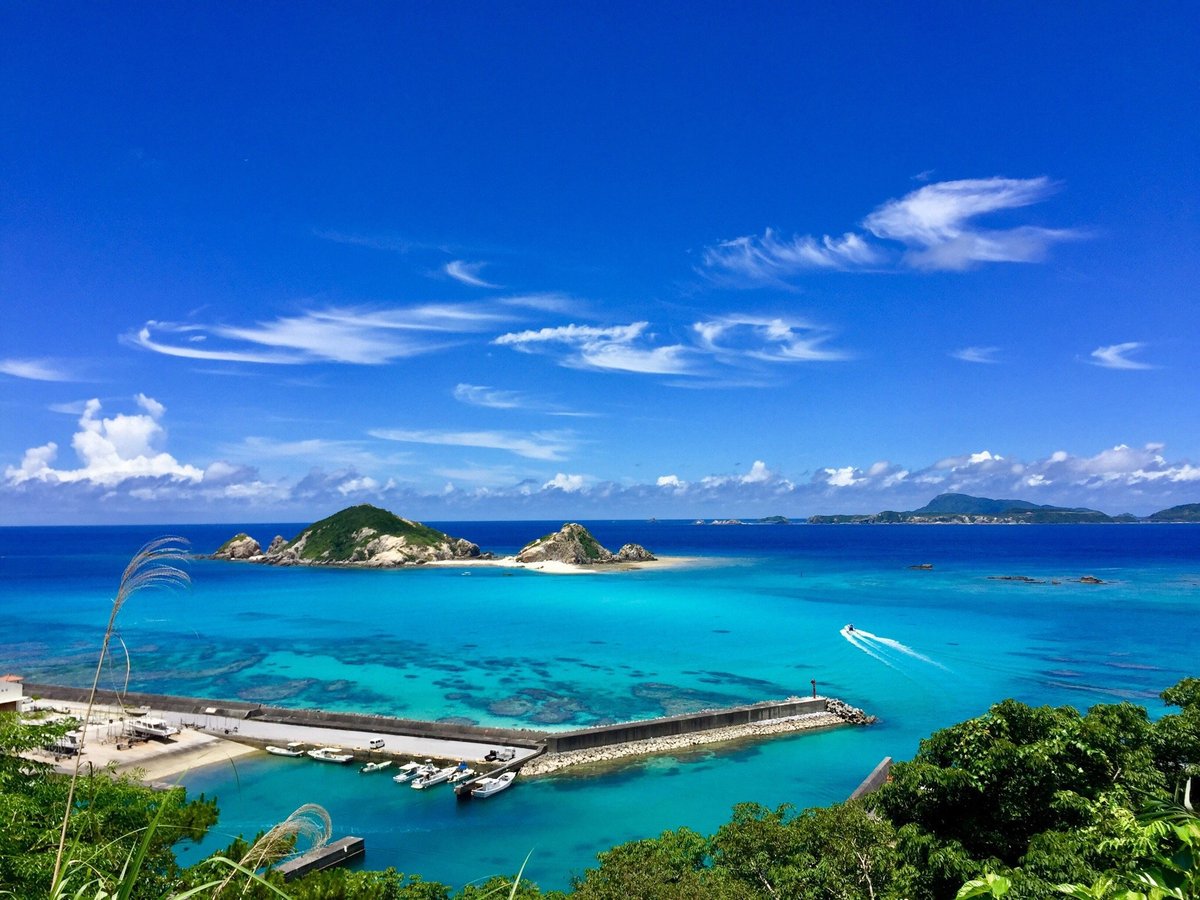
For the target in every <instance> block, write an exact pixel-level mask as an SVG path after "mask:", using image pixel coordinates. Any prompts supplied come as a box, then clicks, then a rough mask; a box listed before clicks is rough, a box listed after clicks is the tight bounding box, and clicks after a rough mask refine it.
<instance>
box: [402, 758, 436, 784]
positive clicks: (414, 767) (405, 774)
mask: <svg viewBox="0 0 1200 900" xmlns="http://www.w3.org/2000/svg"><path fill="white" fill-rule="evenodd" d="M436 771H437V770H436V769H435V768H434V767H433V766H431V765H429V763H415V762H406V763H405V764H404V765H402V766H401V767H400V771H399V772H397V773H396V774H395V775H393V776H392V781H394V782H396V784H406V783H407V782H409V781H412V780H413V779H414V778H420V777H421V776H422V775H428V774H430V773H431V772H436Z"/></svg>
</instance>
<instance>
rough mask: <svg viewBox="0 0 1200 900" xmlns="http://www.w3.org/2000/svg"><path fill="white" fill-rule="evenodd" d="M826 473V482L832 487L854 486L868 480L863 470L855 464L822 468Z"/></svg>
mask: <svg viewBox="0 0 1200 900" xmlns="http://www.w3.org/2000/svg"><path fill="white" fill-rule="evenodd" d="M822 471H823V472H824V473H825V475H826V478H825V483H826V484H827V485H829V486H830V487H853V486H854V485H856V484H861V483H862V482H863V481H865V480H866V478H865V477H863V474H862V472H861V471H860V470H859V469H856V468H854V466H842V467H841V468H837V469H822Z"/></svg>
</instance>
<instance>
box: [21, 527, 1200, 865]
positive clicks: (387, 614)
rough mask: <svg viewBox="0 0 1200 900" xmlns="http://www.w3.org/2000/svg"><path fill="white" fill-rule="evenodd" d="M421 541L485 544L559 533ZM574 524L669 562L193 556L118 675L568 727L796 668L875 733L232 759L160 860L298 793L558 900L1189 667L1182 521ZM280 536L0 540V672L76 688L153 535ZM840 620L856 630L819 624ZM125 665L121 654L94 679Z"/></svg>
mask: <svg viewBox="0 0 1200 900" xmlns="http://www.w3.org/2000/svg"><path fill="white" fill-rule="evenodd" d="M430 524H433V525H434V526H435V527H438V528H441V529H443V530H445V531H447V532H449V533H450V534H452V535H455V536H461V537H466V538H468V539H469V540H472V541H475V542H476V543H478V544H480V545H481V546H482V547H483V548H484V549H486V550H492V551H495V552H496V553H497V554H503V553H511V552H513V551H515V550H517V549H518V548H519V547H520V546H522V545H523V544H524V543H526V542H528V541H529V540H532V539H533V538H535V537H538V536H540V535H542V534H545V533H547V532H549V531H552V530H555V529H557V528H558V527H559V525H561V523H560V522H557V521H555V522H441V523H437V522H435V523H430ZM584 524H586V525H587V526H588V527H589V528H590V529H591V530H592V531H593V533H594V534H595V535H596V537H597V538H598V539H599V540H600V541H601V542H602V543H604V544H605V545H606V546H609V547H612V548H616V547H618V546H620V545H621V544H623V543H625V542H628V541H634V542H637V543H641V544H644V545H645V546H646V547H648V548H649V549H651V550H652V551H653V552H655V553H657V554H659V555H663V556H684V557H692V558H693V561H692V563H691V564H689V565H687V566H683V567H679V568H666V569H659V570H655V569H644V570H640V571H626V572H614V573H608V574H596V575H581V576H555V575H546V574H540V573H535V572H528V571H520V570H511V569H501V568H473V569H470V570H468V569H466V568H460V567H448V568H437V569H425V568H417V569H411V570H396V571H354V570H321V569H305V568H291V569H283V568H270V567H259V566H253V565H246V564H237V563H227V562H214V561H209V560H196V561H194V562H193V563H192V564H191V566H190V572H191V578H192V587H191V588H190V589H188V590H183V591H176V592H152V593H145V594H142V595H139V596H135V597H134V598H133V599H132V600H131V601H130V602H129V603H128V604H127V605H126V607H125V608H124V609H123V610H122V612H121V616H120V620H119V624H120V636H121V638H122V640H123V642H124V645H125V646H126V647H127V648H128V650H129V655H130V661H131V673H132V674H131V682H130V687H131V689H134V690H145V691H154V692H161V693H179V694H188V695H195V696H205V697H213V698H238V699H248V700H255V701H261V702H263V703H270V704H275V705H283V706H288V705H291V706H305V707H320V708H325V709H347V710H355V711H359V712H367V713H371V712H378V713H387V714H393V715H401V716H408V717H416V718H430V719H454V720H462V721H470V722H477V723H480V724H498V725H511V726H525V727H537V728H561V729H569V728H576V727H580V726H582V725H587V724H594V723H598V722H605V721H610V720H621V719H628V718H639V717H649V716H656V715H663V714H670V713H676V712H684V711H688V710H693V709H701V708H706V707H713V706H724V705H729V704H733V703H741V702H748V701H754V700H762V699H772V698H779V697H785V696H788V695H792V694H806V693H809V692H810V691H811V681H812V680H816V682H817V686H818V689H819V690H820V691H821V692H823V693H826V694H829V695H833V696H838V697H841V698H843V699H845V700H847V701H849V702H850V703H853V704H855V705H858V706H862V707H864V708H865V709H866V710H868V711H869V712H871V713H874V714H875V715H878V716H879V718H880V722H879V724H877V725H875V726H873V727H871V728H859V729H839V730H836V731H832V732H827V733H820V734H811V735H799V736H794V737H788V738H782V739H775V740H771V741H767V742H761V743H754V744H746V745H739V746H734V747H723V748H721V749H718V750H704V751H698V752H692V753H688V754H684V755H681V756H679V757H678V758H675V757H660V758H657V759H654V760H652V761H650V762H645V763H641V764H637V765H634V766H628V767H625V768H621V769H619V770H616V771H609V772H607V773H591V774H588V775H586V776H579V775H566V776H562V777H554V778H548V779H540V780H537V781H529V782H524V783H521V782H519V783H518V785H517V786H516V787H515V788H514V789H513V790H511V791H509V792H507V793H506V794H504V795H502V796H501V797H498V798H496V799H495V800H493V801H489V802H486V803H466V804H458V803H455V802H454V801H453V799H452V797H451V796H450V795H449V792H448V791H447V792H441V791H426V792H418V791H411V790H406V789H404V788H402V787H400V786H397V785H395V784H393V783H392V781H391V780H390V779H386V778H382V777H376V778H371V777H365V776H360V775H359V774H358V773H357V771H356V770H354V769H350V768H347V769H342V768H338V767H331V766H315V765H306V764H305V763H304V762H300V761H295V760H279V759H274V758H268V759H257V758H252V759H249V760H248V761H242V762H239V763H238V764H237V767H236V771H235V770H234V769H233V768H232V767H231V766H228V765H225V766H217V767H210V768H208V769H203V770H198V771H194V772H192V773H189V775H188V776H187V777H186V778H185V779H184V783H185V784H186V785H187V786H188V788H189V789H190V790H192V791H193V792H198V791H205V792H207V793H208V794H210V795H212V794H215V795H217V797H218V798H219V803H220V807H221V810H222V814H221V820H220V822H219V823H218V825H217V826H216V828H214V829H213V833H212V835H211V836H210V837H209V838H208V839H207V841H206V842H205V844H204V845H203V846H202V847H199V848H196V847H188V848H186V849H182V850H181V855H182V859H183V860H184V861H187V860H188V859H189V858H191V859H196V858H199V856H200V855H201V854H202V853H205V852H209V851H211V850H213V849H216V848H218V847H220V846H223V845H224V844H226V843H228V841H229V839H230V838H231V837H232V836H233V835H235V834H238V833H245V834H248V835H252V834H253V833H254V832H256V831H259V830H261V829H264V828H266V827H269V826H270V825H271V824H273V823H274V822H276V821H278V820H280V819H282V818H284V817H285V816H287V814H288V813H290V812H291V811H292V810H293V809H295V808H296V807H297V806H299V805H301V804H303V803H319V804H321V805H323V806H325V807H326V808H327V809H328V810H329V811H330V813H331V814H332V816H333V821H334V826H335V830H336V831H337V833H338V834H339V835H341V834H347V833H349V834H357V835H362V836H365V837H366V839H367V847H368V856H367V860H366V864H367V865H368V866H370V867H372V868H384V867H386V866H389V865H392V866H395V867H396V868H398V869H400V870H401V871H405V872H415V873H419V874H421V875H422V876H424V877H426V878H430V879H436V880H440V881H445V882H448V883H450V884H452V885H454V886H459V885H461V884H463V883H465V882H468V881H471V880H474V879H479V878H484V877H487V876H489V875H492V874H496V873H499V872H513V871H515V870H516V869H517V868H518V867H519V866H520V864H521V862H522V860H524V858H525V856H526V854H527V853H529V852H530V851H531V850H532V856H531V857H530V862H529V865H528V867H527V869H526V874H527V875H528V876H530V877H532V878H533V879H534V880H536V881H538V882H539V883H540V884H542V885H543V886H546V887H563V886H566V885H567V884H568V883H569V880H570V878H571V876H572V874H577V873H580V872H582V870H583V869H584V868H585V867H587V866H589V865H591V864H593V863H594V861H595V855H596V853H597V852H599V851H601V850H603V849H605V848H607V847H609V846H611V845H612V844H614V843H617V842H620V841H624V840H629V839H632V838H639V837H646V836H651V835H655V834H658V833H659V832H661V831H663V830H664V829H668V828H676V827H679V826H682V825H687V826H689V827H692V828H695V829H698V830H700V831H705V832H708V831H711V830H713V829H714V828H716V827H717V826H718V825H720V824H721V823H722V822H724V821H725V820H726V819H727V818H728V817H729V813H730V809H731V807H732V806H733V804H734V803H737V802H739V801H744V800H753V801H757V802H760V803H764V804H768V805H770V806H775V805H778V804H781V803H791V804H795V805H797V806H800V807H803V806H810V805H816V804H825V803H830V802H833V801H837V800H841V799H843V798H844V797H845V796H846V795H847V794H848V793H849V792H850V791H851V790H853V788H854V787H855V785H857V783H858V782H859V781H861V780H862V778H863V777H864V776H865V775H866V774H867V773H868V772H869V771H870V770H871V768H872V767H874V766H875V764H876V763H877V762H878V761H879V760H880V759H881V758H882V757H884V756H894V757H897V758H905V757H908V756H911V755H912V753H913V752H914V751H915V750H916V748H917V745H918V742H919V740H920V739H921V738H922V737H924V736H925V735H927V734H929V733H930V732H931V731H932V730H934V729H936V728H939V727H942V726H945V725H949V724H951V723H953V722H956V721H959V720H961V719H963V718H967V717H970V716H974V715H978V714H980V713H982V712H984V711H985V710H986V709H987V707H988V706H989V705H990V704H991V703H994V702H996V701H998V700H1000V699H1002V698H1004V697H1016V698H1018V699H1020V700H1023V701H1025V702H1028V703H1034V704H1043V703H1049V704H1070V705H1073V706H1076V707H1079V708H1081V709H1082V708H1086V707H1088V706H1090V705H1092V704H1095V703H1112V702H1119V701H1122V700H1129V701H1132V702H1135V703H1141V704H1144V705H1146V706H1147V708H1148V709H1150V711H1151V713H1152V714H1153V715H1160V714H1161V713H1162V712H1163V711H1164V710H1163V707H1162V704H1161V702H1160V701H1159V700H1158V699H1157V695H1158V692H1159V691H1161V690H1162V689H1163V688H1165V687H1167V686H1169V685H1171V684H1173V683H1174V682H1175V681H1177V680H1178V679H1179V678H1181V677H1183V676H1184V675H1200V664H1198V661H1197V652H1196V648H1197V647H1200V619H1198V613H1200V526H1188V525H1155V526H1149V525H1128V526H1116V525H1113V526H1065V525H1063V526H1007V527H1006V526H974V527H971V526H941V527H937V526H808V525H791V526H697V525H692V524H690V523H687V522H632V521H629V522H623V521H611V522H603V521H588V522H585V523H584ZM301 527H302V525H300V524H273V525H248V526H231V525H219V526H211V525H187V526H139V527H110V528H71V527H63V528H0V669H3V670H4V671H15V672H19V673H21V674H23V675H25V677H26V678H27V679H29V680H46V681H53V682H60V683H75V684H85V683H89V682H90V673H91V671H92V669H93V668H94V666H95V659H96V656H95V654H96V652H97V649H98V646H99V642H100V639H101V636H102V633H103V628H104V625H105V622H106V620H107V617H108V613H109V608H110V603H111V599H112V596H113V594H114V592H115V590H116V587H117V583H118V580H119V578H120V575H121V571H122V569H123V568H124V566H125V564H126V562H127V561H128V559H129V557H130V556H131V555H132V554H133V553H134V552H135V551H136V550H137V549H138V547H139V546H140V545H141V544H142V543H143V542H145V541H146V540H149V539H151V538H154V537H158V536H161V535H163V534H178V535H180V536H182V537H185V538H187V539H188V540H189V541H190V542H191V545H192V549H193V550H194V551H195V552H196V553H210V552H212V550H214V549H215V548H216V547H217V546H218V545H219V544H220V543H222V542H223V541H224V540H225V539H227V538H228V537H230V536H231V535H232V534H234V533H235V532H237V531H242V530H244V531H247V532H248V533H249V534H251V535H253V536H254V537H256V538H257V539H258V540H259V541H260V542H262V543H263V544H264V545H266V543H267V542H268V541H269V540H270V539H271V538H272V537H273V536H274V535H275V534H283V535H284V536H286V537H292V536H294V535H295V534H296V533H297V532H298V531H299V530H300V529H301ZM926 563H927V564H931V565H932V566H933V568H932V569H912V568H909V567H910V566H913V565H918V564H926ZM1084 575H1092V576H1095V577H1097V578H1100V579H1102V580H1103V581H1104V582H1105V583H1104V584H1083V583H1080V581H1079V578H1080V577H1081V576H1084ZM997 576H1024V577H1026V578H1029V579H1033V581H1032V582H1025V581H1017V580H1002V579H1001V578H999V577H997ZM851 622H852V623H853V624H854V626H855V629H856V631H855V634H856V635H858V637H856V638H855V639H853V640H850V639H848V638H847V637H846V636H845V635H843V634H842V633H841V629H842V628H843V626H844V625H846V624H847V623H851ZM864 633H865V634H864ZM124 677H125V667H124V659H123V658H121V659H120V660H119V661H118V663H117V664H116V665H114V667H113V670H112V672H111V674H110V679H109V681H110V683H108V684H105V686H113V685H119V684H121V683H122V682H123V681H124Z"/></svg>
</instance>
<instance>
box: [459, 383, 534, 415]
mask: <svg viewBox="0 0 1200 900" xmlns="http://www.w3.org/2000/svg"><path fill="white" fill-rule="evenodd" d="M454 399H455V400H457V401H458V402H459V403H467V404H469V405H471V406H484V407H487V408H488V409H521V408H523V407H525V406H528V405H529V401H528V399H527V398H526V397H525V395H524V394H522V393H521V392H520V391H503V390H500V389H498V388H493V387H485V386H484V385H481V384H459V385H456V386H455V388H454Z"/></svg>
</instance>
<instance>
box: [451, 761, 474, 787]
mask: <svg viewBox="0 0 1200 900" xmlns="http://www.w3.org/2000/svg"><path fill="white" fill-rule="evenodd" d="M474 774H475V770H474V769H471V768H468V766H467V764H466V763H459V764H458V768H457V769H455V770H454V774H453V775H451V776H450V783H451V784H458V783H459V782H460V781H465V780H466V779H468V778H470V777H471V776H472V775H474Z"/></svg>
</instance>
